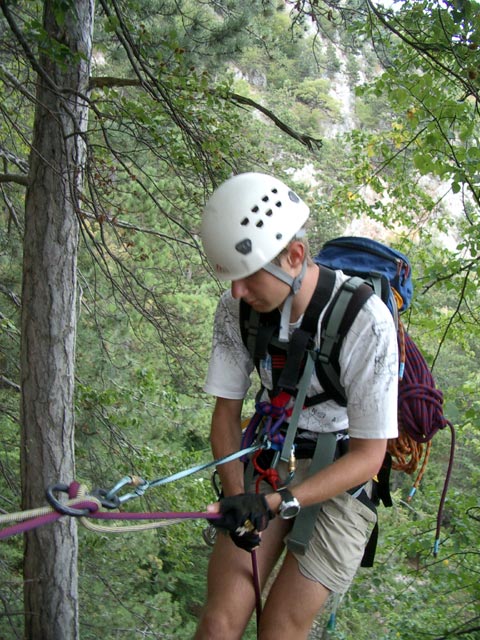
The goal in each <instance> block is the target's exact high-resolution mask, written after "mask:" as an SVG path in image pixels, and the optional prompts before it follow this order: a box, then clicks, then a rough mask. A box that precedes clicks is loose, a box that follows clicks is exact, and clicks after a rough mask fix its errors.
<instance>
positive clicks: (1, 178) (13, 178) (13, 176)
mask: <svg viewBox="0 0 480 640" xmlns="http://www.w3.org/2000/svg"><path fill="white" fill-rule="evenodd" d="M0 182H15V183H16V184H21V185H23V186H25V187H28V176H21V175H20V174H18V173H0Z"/></svg>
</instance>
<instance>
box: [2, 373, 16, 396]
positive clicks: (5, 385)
mask: <svg viewBox="0 0 480 640" xmlns="http://www.w3.org/2000/svg"><path fill="white" fill-rule="evenodd" d="M0 387H1V388H2V389H13V390H14V391H17V392H18V393H20V391H21V389H20V385H19V384H17V383H16V382H12V381H11V380H9V379H8V378H6V377H5V376H0Z"/></svg>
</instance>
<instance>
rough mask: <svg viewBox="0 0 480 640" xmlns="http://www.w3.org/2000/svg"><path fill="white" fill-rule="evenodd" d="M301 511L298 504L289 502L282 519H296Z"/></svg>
mask: <svg viewBox="0 0 480 640" xmlns="http://www.w3.org/2000/svg"><path fill="white" fill-rule="evenodd" d="M299 511H300V507H299V506H298V504H295V503H294V502H293V503H290V502H287V503H286V504H285V506H284V507H283V508H282V518H284V519H285V520H288V519H289V518H294V517H295V516H296V515H297V513H298V512H299Z"/></svg>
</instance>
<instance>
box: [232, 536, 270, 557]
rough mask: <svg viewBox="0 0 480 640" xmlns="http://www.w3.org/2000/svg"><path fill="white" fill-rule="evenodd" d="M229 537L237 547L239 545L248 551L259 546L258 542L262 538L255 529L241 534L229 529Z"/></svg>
mask: <svg viewBox="0 0 480 640" xmlns="http://www.w3.org/2000/svg"><path fill="white" fill-rule="evenodd" d="M230 538H231V539H232V540H233V542H234V543H235V544H236V545H237V547H240V549H243V550H244V551H248V552H249V553H251V552H252V551H253V550H254V549H256V548H257V547H258V546H260V542H261V540H262V539H261V537H260V534H259V533H257V532H256V531H250V532H247V533H244V534H243V535H239V534H238V533H235V532H233V531H230Z"/></svg>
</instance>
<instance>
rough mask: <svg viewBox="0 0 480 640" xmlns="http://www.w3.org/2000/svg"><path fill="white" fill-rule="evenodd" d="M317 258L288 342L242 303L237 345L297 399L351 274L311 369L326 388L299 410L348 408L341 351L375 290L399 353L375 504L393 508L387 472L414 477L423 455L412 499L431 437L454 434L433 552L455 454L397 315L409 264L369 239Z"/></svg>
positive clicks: (328, 249)
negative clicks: (395, 430)
mask: <svg viewBox="0 0 480 640" xmlns="http://www.w3.org/2000/svg"><path fill="white" fill-rule="evenodd" d="M314 261H315V262H316V263H317V264H319V265H320V267H321V277H320V278H319V284H318V285H317V289H316V291H315V293H314V295H313V296H312V300H311V302H310V304H309V307H308V308H307V310H306V312H305V314H304V318H303V321H302V325H301V327H300V329H297V330H296V331H295V332H294V333H293V335H292V337H291V339H290V342H289V343H288V344H287V345H285V344H283V343H280V342H279V341H278V340H277V338H276V336H277V333H276V332H277V328H278V323H279V313H278V312H277V311H274V312H271V313H269V314H258V313H257V312H255V311H253V310H252V309H251V308H250V307H248V305H247V304H246V303H244V302H243V301H241V304H240V329H241V334H242V340H243V342H244V344H245V346H246V347H247V349H248V350H249V352H250V353H251V355H252V357H253V359H254V362H255V365H256V367H257V369H259V367H260V361H261V359H262V357H264V356H265V354H266V353H269V354H270V356H271V358H272V367H273V384H274V390H273V392H272V396H274V397H276V396H277V394H278V393H279V392H283V391H287V392H288V393H290V394H291V395H295V393H296V387H297V383H298V381H299V380H300V377H301V374H302V371H303V366H304V363H305V354H306V350H307V349H309V348H310V349H311V348H312V341H313V337H314V336H315V334H316V332H317V325H318V318H319V315H320V313H321V311H322V310H323V309H324V308H325V306H326V304H327V303H328V301H329V299H330V297H331V294H332V291H333V286H334V283H335V273H334V270H336V269H340V270H342V271H343V272H344V273H345V274H346V275H348V276H350V278H349V279H348V280H346V281H345V282H344V283H343V284H342V286H341V287H340V288H339V290H338V291H337V293H336V294H335V296H334V298H333V299H332V301H331V302H330V303H329V304H328V307H327V308H326V310H325V315H324V318H323V320H322V330H321V337H320V349H319V351H318V353H316V358H315V372H316V374H317V377H318V379H319V381H320V384H321V385H322V388H323V389H324V392H323V393H322V394H318V395H317V396H314V397H313V398H308V399H307V400H306V401H305V403H304V406H312V405H314V404H318V403H320V402H323V401H325V400H327V399H333V400H335V401H336V402H337V403H338V404H340V405H342V406H346V397H345V392H344V389H343V387H342V385H341V383H340V365H339V359H338V358H339V353H340V349H341V346H342V343H343V339H344V338H345V336H346V334H347V332H348V330H349V329H350V327H351V325H352V323H353V321H354V320H355V318H356V315H357V313H358V312H359V310H360V309H361V307H362V306H363V305H364V304H365V302H366V301H367V300H368V298H369V297H370V296H371V295H373V294H374V293H375V294H376V295H378V296H379V297H380V298H381V299H382V300H383V302H384V303H385V304H386V305H387V307H388V308H389V310H390V312H391V314H392V316H393V318H394V322H395V326H396V328H397V338H398V348H399V395H398V419H399V420H398V421H399V436H398V438H396V439H394V440H389V443H388V447H387V453H386V456H385V460H384V463H383V465H382V469H381V470H380V472H379V473H378V476H377V478H376V480H377V482H376V483H375V486H376V490H377V496H378V499H379V500H381V501H382V502H383V504H384V505H385V506H391V505H392V499H391V496H390V490H389V478H390V470H391V469H393V470H401V471H405V472H406V473H408V474H413V473H415V471H416V470H417V469H418V467H419V465H420V462H421V460H422V458H423V463H422V465H421V468H420V472H419V474H418V476H417V478H416V480H415V482H414V485H413V489H412V491H411V492H410V496H409V499H411V497H413V494H414V493H415V490H416V488H417V487H418V484H419V483H420V480H421V478H422V476H423V473H424V471H425V466H426V462H427V461H428V457H429V454H430V448H431V440H432V438H433V436H434V435H435V434H436V433H437V431H438V430H439V429H444V428H445V427H446V426H447V425H448V426H449V427H450V430H451V450H450V461H449V465H448V470H447V474H446V478H445V483H444V489H443V492H442V496H441V500H440V505H439V509H438V515H437V529H436V539H435V545H434V554H435V555H436V553H437V551H438V546H439V536H440V524H441V519H442V514H443V506H444V502H445V497H446V492H447V488H448V482H449V479H450V473H451V467H452V463H453V453H454V430H453V426H452V424H451V423H450V422H449V421H448V420H446V418H445V417H444V415H443V410H442V405H443V395H442V392H441V391H440V390H439V389H437V388H436V385H435V381H434V379H433V376H432V374H431V372H430V370H429V367H428V365H427V363H426V361H425V358H424V357H423V355H422V354H421V352H420V350H419V349H418V347H417V346H416V345H415V343H414V341H413V340H412V338H411V337H410V336H409V335H408V333H407V332H406V331H405V329H404V327H403V324H402V322H401V319H400V314H401V313H403V312H404V311H406V310H407V309H408V308H409V306H410V304H411V301H412V298H413V283H412V272H411V264H410V261H409V259H408V258H407V256H405V255H404V254H402V253H401V252H399V251H397V250H395V249H393V248H391V247H388V246H386V245H384V244H382V243H380V242H378V241H375V240H373V239H370V238H363V237H354V236H348V237H347V236H345V237H340V238H335V239H333V240H330V241H328V242H326V243H325V244H324V245H323V247H322V248H321V250H320V251H319V253H318V254H317V255H316V256H315V257H314Z"/></svg>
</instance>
